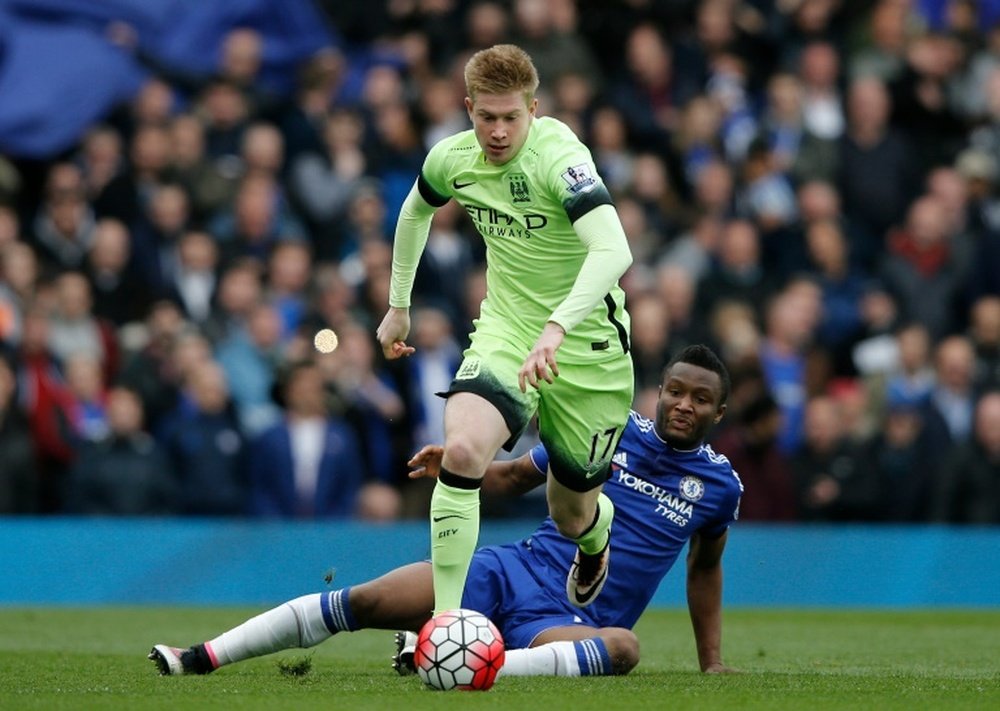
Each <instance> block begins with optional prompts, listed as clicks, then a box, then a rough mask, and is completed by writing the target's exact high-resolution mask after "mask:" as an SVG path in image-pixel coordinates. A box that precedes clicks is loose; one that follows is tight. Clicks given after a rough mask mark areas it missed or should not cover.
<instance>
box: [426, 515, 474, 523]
mask: <svg viewBox="0 0 1000 711" xmlns="http://www.w3.org/2000/svg"><path fill="white" fill-rule="evenodd" d="M446 518H460V519H462V520H463V521H468V520H469V519H467V518H466V517H465V516H459V515H458V514H448V515H447V516H432V517H431V521H433V522H434V523H438V522H439V521H444V520H445V519H446Z"/></svg>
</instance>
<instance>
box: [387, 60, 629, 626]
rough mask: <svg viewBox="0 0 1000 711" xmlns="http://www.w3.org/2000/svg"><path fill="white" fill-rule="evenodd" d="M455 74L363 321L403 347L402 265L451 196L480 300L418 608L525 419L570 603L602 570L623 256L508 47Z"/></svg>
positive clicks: (468, 538) (448, 585)
mask: <svg viewBox="0 0 1000 711" xmlns="http://www.w3.org/2000/svg"><path fill="white" fill-rule="evenodd" d="M465 84H466V90H467V93H468V96H467V97H466V99H465V106H466V109H467V110H468V112H469V118H470V119H471V120H472V125H473V128H472V130H468V131H463V132H460V133H458V134H455V135H453V136H450V137H448V138H445V139H444V140H442V141H440V142H439V143H438V144H437V145H435V146H434V147H433V148H431V150H430V152H429V153H428V155H427V158H426V160H425V161H424V165H423V168H422V170H421V173H420V175H419V177H418V178H417V181H416V183H415V184H414V186H413V188H412V189H411V190H410V193H409V195H408V196H407V198H406V200H405V202H404V203H403V206H402V209H401V211H400V216H399V221H398V223H397V225H396V233H395V243H394V246H393V260H392V280H391V285H390V293H389V305H390V308H389V310H388V312H387V313H386V315H385V318H384V319H383V320H382V323H381V324H380V325H379V327H378V330H377V336H378V340H379V343H380V344H381V346H382V349H383V352H384V353H385V356H386V357H387V358H390V359H392V358H399V357H404V356H407V355H409V354H411V353H413V351H414V349H413V347H412V346H409V345H407V344H406V341H405V339H406V337H407V335H408V334H409V329H410V317H409V306H410V292H411V289H412V285H413V278H414V274H415V273H416V269H417V263H418V262H419V260H420V256H421V254H422V252H423V249H424V246H425V244H426V242H427V235H428V232H429V229H430V223H431V218H432V216H433V214H434V211H435V210H436V209H437V208H439V207H441V206H442V205H444V204H445V203H446V202H448V200H451V199H455V200H457V201H458V202H459V203H460V204H461V205H462V207H464V208H465V210H466V212H467V213H468V214H469V216H470V218H471V219H472V222H473V223H474V224H475V226H476V229H477V230H478V231H479V234H480V235H482V237H483V239H484V240H485V242H486V247H487V251H486V264H487V275H486V298H485V299H484V300H483V303H482V305H481V308H480V316H479V318H478V319H476V320H475V322H474V324H473V326H474V330H473V332H472V334H471V345H470V346H469V348H468V349H467V350H466V351H465V353H464V354H463V361H462V364H461V366H460V367H459V369H458V372H457V373H456V374H455V377H454V380H453V381H452V383H451V386H450V388H449V390H448V392H447V393H446V395H447V398H448V402H447V404H446V405H445V415H444V426H445V441H444V457H443V460H442V466H441V473H440V476H439V478H438V481H437V484H436V486H435V489H434V493H433V495H432V497H431V510H430V518H431V563H432V568H433V579H434V612H435V613H438V612H442V611H444V610H448V609H453V608H457V607H460V606H461V600H462V592H463V589H464V586H465V583H466V577H467V575H468V570H469V563H470V561H471V559H472V554H473V552H474V550H475V548H476V543H477V540H478V537H479V487H480V483H481V481H482V478H483V475H484V473H485V472H486V468H487V466H488V465H489V464H490V462H491V461H492V460H493V458H494V456H495V455H496V453H497V451H498V450H499V449H500V447H501V446H502V447H504V448H506V449H510V448H511V447H513V445H514V444H515V443H516V442H517V439H518V438H519V437H520V436H521V434H522V433H523V432H524V430H525V428H526V427H527V425H528V422H529V420H530V419H531V417H532V416H534V415H535V414H536V413H537V415H538V430H539V436H540V438H541V440H542V442H543V443H544V445H545V449H546V451H547V452H548V453H549V458H550V462H549V471H548V474H549V475H548V479H547V485H546V486H547V488H546V496H547V499H548V505H549V512H550V514H551V516H552V518H553V520H554V521H555V523H556V526H557V527H558V529H559V532H560V533H561V534H562V535H564V536H566V537H568V538H571V539H573V540H574V541H576V543H577V553H576V557H575V560H573V561H566V564H567V581H566V592H567V595H568V597H569V599H570V602H572V603H573V604H574V605H576V606H578V607H585V606H586V605H588V604H590V602H592V601H593V600H594V598H596V597H597V595H598V594H599V593H600V590H601V588H602V587H603V585H604V581H605V579H606V577H607V570H608V566H609V565H610V554H611V550H610V546H609V542H610V537H611V522H612V519H613V517H614V506H613V505H612V503H611V500H610V499H608V497H607V496H605V495H604V494H603V493H601V487H602V485H603V483H604V481H605V479H606V478H607V474H608V470H609V466H610V462H611V455H612V453H613V452H614V450H615V444H616V443H617V441H618V438H619V437H620V436H621V433H622V429H623V427H624V425H625V422H626V420H627V418H628V412H629V408H630V407H631V404H632V393H633V375H632V361H631V358H630V356H629V354H628V352H629V317H628V314H627V313H626V311H625V296H624V293H623V292H622V290H621V288H620V287H619V286H618V279H619V278H620V277H621V276H622V274H624V273H625V270H626V269H628V267H629V265H630V264H631V263H632V256H631V253H630V250H629V246H628V242H627V240H626V237H625V231H624V229H623V228H622V225H621V222H620V220H619V218H618V213H617V211H616V210H615V208H614V205H613V204H612V201H611V196H610V195H609V194H608V191H607V188H606V187H605V186H604V184H603V182H602V181H601V179H600V177H599V176H598V174H597V170H596V168H595V166H594V162H593V159H592V158H591V155H590V151H589V150H588V149H587V147H586V146H584V145H583V143H582V142H581V141H580V140H579V138H577V136H576V135H575V134H574V133H573V132H572V131H571V130H570V129H569V127H567V126H566V125H565V124H563V123H561V122H560V121H557V120H555V119H553V118H547V117H538V116H537V115H536V110H537V106H538V100H537V99H536V98H535V91H536V90H537V88H538V73H537V70H536V69H535V66H534V64H533V63H532V61H531V58H530V57H529V56H528V55H527V54H526V53H525V52H524V51H523V50H521V49H520V48H519V47H516V46H514V45H497V46H494V47H491V48H489V49H484V50H482V51H479V52H477V53H476V54H474V55H473V56H472V57H471V58H470V59H469V61H468V63H467V64H466V66H465ZM470 584H475V581H472V582H471V583H470Z"/></svg>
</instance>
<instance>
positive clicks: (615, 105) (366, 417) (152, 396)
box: [0, 0, 1000, 523]
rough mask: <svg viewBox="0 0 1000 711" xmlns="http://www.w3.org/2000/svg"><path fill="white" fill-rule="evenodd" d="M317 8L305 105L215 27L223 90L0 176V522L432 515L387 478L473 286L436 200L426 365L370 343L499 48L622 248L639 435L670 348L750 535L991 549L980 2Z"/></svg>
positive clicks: (997, 116) (155, 110) (418, 429)
mask: <svg viewBox="0 0 1000 711" xmlns="http://www.w3.org/2000/svg"><path fill="white" fill-rule="evenodd" d="M317 4H318V6H319V7H320V8H321V9H322V11H323V12H324V14H325V17H326V19H327V20H328V21H329V22H330V23H331V25H332V26H333V27H335V28H336V30H337V31H338V33H339V36H341V37H343V38H344V44H343V46H341V47H331V48H329V50H327V51H323V52H320V53H318V54H317V55H316V56H315V57H314V58H313V59H311V60H310V61H308V62H306V63H304V64H303V66H301V68H300V70H299V73H298V75H297V77H296V81H297V90H296V92H295V94H294V96H291V97H287V98H284V97H279V96H274V95H270V94H268V93H266V92H264V91H262V90H261V89H260V86H259V84H258V83H257V82H256V81H255V77H256V74H257V72H258V71H259V67H260V62H261V49H262V48H261V42H260V38H259V36H258V35H257V34H256V33H255V32H253V31H252V30H249V29H247V28H233V30H232V31H231V32H230V33H229V35H228V36H227V39H226V41H225V43H224V45H223V47H221V48H220V49H221V57H222V58H221V60H220V65H219V71H218V74H217V75H216V76H213V77H210V78H207V79H206V80H204V81H200V82H194V83H192V82H191V81H190V80H189V79H190V78H187V77H185V78H183V80H182V79H181V78H178V77H174V76H172V75H170V73H169V72H166V71H163V72H161V73H159V74H158V75H155V76H154V77H153V78H152V79H151V80H150V81H148V82H147V83H146V85H145V86H144V87H143V89H142V90H141V92H140V93H139V94H138V95H137V96H136V97H135V98H134V100H132V101H131V102H129V103H128V104H127V105H124V106H121V107H120V108H118V109H117V110H116V111H114V112H113V113H111V114H109V115H108V116H107V117H106V118H105V120H103V121H101V122H100V123H99V124H97V125H94V126H92V127H91V128H90V129H89V130H88V131H87V132H86V134H85V135H83V136H81V137H80V140H79V143H78V145H76V146H75V147H74V148H73V149H71V150H70V151H67V152H65V153H64V154H61V155H57V156H52V157H51V159H50V160H46V161H19V160H15V159H12V158H7V159H5V158H4V156H3V155H0V339H2V344H3V348H2V351H3V357H2V359H0V512H2V513H46V514H47V513H80V514H125V515H147V514H174V513H176V514H197V515H254V516H287V517H328V516H354V517H360V518H363V519H368V520H391V519H395V518H398V517H408V516H423V515H425V512H426V510H427V508H426V497H427V496H428V489H427V487H426V485H424V484H423V483H422V482H419V481H417V482H412V481H410V480H408V478H407V467H406V464H405V463H406V460H407V458H408V457H409V455H410V454H412V452H414V451H415V450H416V449H417V448H419V447H420V446H422V445H424V444H427V443H432V442H441V441H442V438H443V433H442V412H443V401H442V400H441V399H440V398H438V397H436V396H435V393H436V392H439V391H441V390H444V389H446V387H447V384H448V382H449V380H450V378H451V375H452V373H453V372H454V370H455V368H456V364H457V363H458V362H459V359H460V355H461V349H462V347H463V341H464V339H465V334H466V333H467V331H468V330H469V323H470V320H471V319H472V318H474V317H475V315H476V313H477V310H478V305H479V302H480V300H481V298H482V295H483V293H484V275H485V254H484V247H483V244H482V240H481V239H480V238H479V237H478V236H477V235H476V233H475V231H474V229H473V228H472V226H471V223H470V221H469V220H468V219H467V216H466V215H465V214H464V212H463V211H462V210H461V208H460V207H459V206H457V205H456V204H455V203H450V204H448V205H446V206H445V207H444V208H442V209H441V210H439V211H438V213H437V215H436V217H435V220H434V223H433V226H432V231H431V235H430V238H429V241H428V244H427V249H426V252H425V255H424V258H423V261H422V263H421V267H420V270H419V272H418V275H417V280H416V284H415V306H414V309H413V312H412V316H413V330H412V334H411V340H412V343H413V345H415V346H416V348H417V351H416V354H415V355H414V356H412V357H411V358H408V359H405V360H403V361H400V362H386V361H384V360H383V359H382V356H381V353H380V351H379V350H378V349H377V347H376V344H375V342H374V330H375V325H376V324H377V322H378V320H379V319H380V318H381V316H382V315H383V314H384V312H385V310H386V307H387V298H388V279H389V272H390V265H391V256H392V255H391V251H392V231H393V225H394V221H395V217H396V214H397V212H398V209H399V206H400V204H401V202H402V199H403V197H404V196H405V194H406V192H407V191H408V190H409V188H410V186H411V184H412V182H413V180H414V178H415V176H416V174H417V173H418V171H419V169H420V165H421V161H422V159H423V157H424V155H425V153H426V151H427V149H428V148H429V146H430V145H432V144H433V143H434V142H435V141H437V140H438V139H440V138H441V137H443V136H445V135H448V134H450V133H452V132H454V131H457V130H461V129H463V128H466V127H468V125H469V124H468V119H467V116H466V114H465V110H464V107H463V103H462V99H463V97H464V87H463V83H462V72H461V70H462V67H463V66H464V62H465V60H466V59H467V58H468V56H469V55H470V53H471V52H473V51H475V50H477V49H480V48H483V47H487V46H490V45H492V44H495V43H498V42H508V41H509V42H514V43H517V44H519V45H521V46H522V47H524V48H525V49H526V50H527V51H528V52H529V53H530V54H532V56H533V57H534V59H535V61H536V63H537V65H538V66H539V68H540V72H541V80H542V85H541V88H540V94H539V98H540V106H539V112H540V113H541V114H543V115H549V116H554V117H557V118H559V119H561V120H562V121H565V122H566V123H568V124H569V125H570V126H571V127H572V128H573V129H574V130H575V131H576V132H577V133H578V134H579V135H580V136H581V137H583V138H584V139H585V141H586V142H587V144H588V145H589V146H590V147H591V149H592V152H593V156H594V159H595V161H596V163H597V166H598V168H599V170H600V172H601V174H602V176H603V177H604V179H605V181H606V182H607V184H608V186H609V188H610V190H611V192H612V194H613V196H614V198H615V201H616V205H617V207H618V210H619V212H620V214H621V218H622V221H623V223H624V225H625V228H626V232H627V234H628V236H629V239H630V242H631V245H632V251H633V254H634V258H635V260H634V264H633V266H632V268H631V270H630V271H629V273H628V274H627V275H626V277H625V280H624V283H623V286H624V288H625V289H626V293H627V296H628V307H629V309H630V312H631V315H632V319H633V332H632V339H633V346H634V350H633V355H634V360H635V366H636V379H637V391H636V402H635V407H636V409H637V410H638V411H640V412H641V413H643V414H645V415H647V416H652V415H653V411H654V407H655V400H656V395H657V387H658V385H659V382H660V373H661V368H662V366H663V364H664V363H665V362H666V360H667V359H669V357H670V356H671V355H672V354H673V353H675V352H676V351H678V350H679V349H680V348H682V347H684V346H685V345H688V344H690V343H693V342H706V343H709V344H710V345H712V346H713V347H714V348H716V349H717V350H718V352H719V353H720V355H722V357H723V358H724V360H725V361H726V363H727V364H728V366H729V368H730V370H731V372H732V376H733V390H732V397H731V400H730V403H729V409H728V413H727V416H726V418H725V420H724V421H723V424H722V425H721V426H720V427H719V428H718V430H717V432H716V434H715V435H714V437H713V444H714V446H715V447H716V449H718V450H719V451H721V452H722V453H724V454H726V455H727V456H728V457H729V458H730V459H731V460H732V461H733V464H734V466H735V468H736V470H737V472H738V473H739V474H740V476H741V478H742V480H743V483H744V485H745V487H746V493H745V497H744V499H743V503H742V510H741V517H742V518H743V519H746V520H768V521H794V520H800V521H893V522H904V521H943V522H968V523H1000V197H998V195H997V190H996V188H997V187H998V179H1000V164H998V161H1000V24H996V20H997V19H998V18H997V17H995V16H990V15H989V13H988V12H987V11H986V10H984V9H983V8H986V9H989V8H990V7H992V6H991V4H989V3H985V4H980V3H976V2H972V1H970V0H964V1H963V0H942V1H941V2H917V1H916V0H877V1H875V2H852V1H851V0H776V1H775V2H762V1H758V2H754V1H740V0H699V1H697V2H695V1H688V2H683V1H680V0H677V1H671V2H667V1H664V0H660V1H657V0H621V1H620V2H596V1H591V0H509V1H506V0H472V1H469V2H466V1H463V0H409V1H406V0H402V1H400V0H392V1H390V2H369V3H344V2H337V1H330V2H323V1H322V0H317ZM981 5H982V7H981ZM929 8H930V9H929ZM94 81H100V77H94ZM67 110H72V108H71V107H67ZM323 328H329V329H332V330H333V331H334V332H335V333H336V334H337V335H338V337H339V347H338V348H337V349H336V350H334V351H333V352H331V353H328V354H319V353H317V352H316V351H315V349H314V348H313V346H312V339H313V335H314V334H315V333H316V332H317V331H318V330H320V329H323ZM528 439H529V440H530V437H529V438H528ZM529 445H530V442H528V441H526V442H524V443H523V444H522V447H523V446H529ZM540 503H541V506H535V507H534V508H532V504H531V503H530V502H529V503H528V504H520V503H513V502H503V501H497V502H492V503H491V502H486V508H485V509H484V511H485V512H486V514H487V515H489V514H493V515H514V514H521V513H525V512H531V513H535V512H536V511H544V502H543V501H542V502H540Z"/></svg>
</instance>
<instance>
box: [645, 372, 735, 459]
mask: <svg viewBox="0 0 1000 711" xmlns="http://www.w3.org/2000/svg"><path fill="white" fill-rule="evenodd" d="M721 397H722V382H721V381H720V380H719V376H718V374H716V373H714V372H712V371H711V370H706V369H705V368H700V367H698V366H696V365H692V364H690V363H675V364H674V365H673V366H672V367H671V368H670V370H669V371H668V372H667V374H666V376H665V377H664V379H663V385H662V386H661V387H660V399H659V400H658V401H657V403H656V433H657V434H658V435H659V436H660V437H661V438H663V440H664V441H665V442H666V443H667V444H669V445H670V446H671V447H676V448H677V449H693V448H694V447H697V446H698V445H699V444H701V442H702V440H703V439H705V434H706V433H707V432H708V430H709V428H710V427H711V426H712V425H714V424H715V423H717V422H718V421H719V420H721V419H722V416H723V414H725V412H726V406H725V405H723V404H720V402H719V401H720V399H721Z"/></svg>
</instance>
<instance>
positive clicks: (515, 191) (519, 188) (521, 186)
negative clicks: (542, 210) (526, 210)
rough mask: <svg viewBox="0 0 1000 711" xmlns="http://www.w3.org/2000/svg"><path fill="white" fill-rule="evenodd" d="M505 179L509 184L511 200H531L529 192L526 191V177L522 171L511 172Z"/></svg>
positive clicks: (517, 201)
mask: <svg viewBox="0 0 1000 711" xmlns="http://www.w3.org/2000/svg"><path fill="white" fill-rule="evenodd" d="M507 181H508V184H509V185H510V199H511V202H513V203H520V202H531V194H530V193H529V192H528V179H527V178H526V177H525V176H524V174H523V173H512V174H511V175H510V176H509V177H508V178H507Z"/></svg>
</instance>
